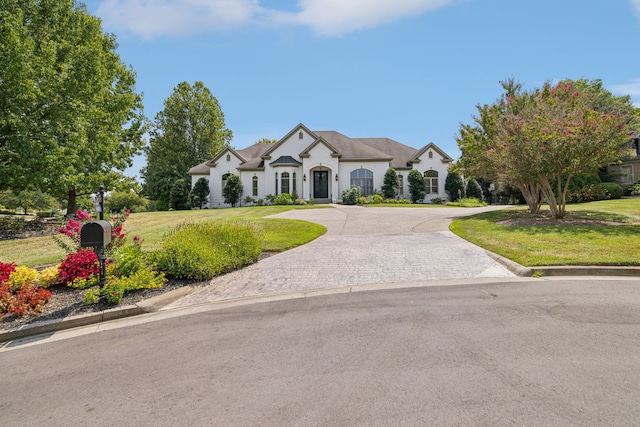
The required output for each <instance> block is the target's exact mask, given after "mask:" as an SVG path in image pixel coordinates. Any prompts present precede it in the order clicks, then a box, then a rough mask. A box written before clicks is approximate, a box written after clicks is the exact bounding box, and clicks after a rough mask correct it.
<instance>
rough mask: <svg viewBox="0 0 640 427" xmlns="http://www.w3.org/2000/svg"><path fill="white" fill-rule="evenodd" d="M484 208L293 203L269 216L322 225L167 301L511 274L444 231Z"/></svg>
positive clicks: (188, 302) (181, 303)
mask: <svg viewBox="0 0 640 427" xmlns="http://www.w3.org/2000/svg"><path fill="white" fill-rule="evenodd" d="M504 208H505V207H504V206H488V207H484V208H391V207H389V208H387V207H379V208H378V207H376V208H363V207H360V206H345V205H334V207H333V209H308V210H291V211H288V212H284V213H281V214H277V215H273V217H274V218H289V219H299V220H304V221H310V222H315V223H318V224H322V225H324V226H325V227H326V228H327V233H326V234H324V235H323V236H320V237H319V238H318V239H316V240H314V241H312V242H310V243H307V244H306V245H303V246H299V247H297V248H295V249H291V250H289V251H286V252H283V253H280V254H277V255H273V256H270V257H268V258H265V259H262V260H260V261H259V262H257V263H255V264H253V265H250V266H248V267H245V268H243V269H241V270H238V271H234V272H232V273H229V274H225V275H223V276H219V277H216V278H214V279H213V280H211V281H210V282H209V284H208V285H207V286H204V287H202V288H200V289H198V290H197V291H196V292H194V293H192V294H190V295H188V296H185V297H183V298H181V299H179V300H177V301H175V302H174V303H172V304H170V305H168V306H166V307H165V309H172V308H178V307H185V306H189V305H194V304H200V303H207V302H213V301H220V300H226V299H232V298H240V297H248V296H257V295H266V294H278V293H284V292H295V291H305V290H314V289H325V288H341V287H346V286H357V285H370V284H389V285H391V284H394V283H397V284H406V283H415V282H425V281H434V280H447V279H474V278H492V277H493V278H506V277H515V275H514V274H513V273H511V272H510V271H509V270H508V269H507V268H505V267H504V266H503V265H501V264H499V263H498V262H496V261H494V260H493V259H492V258H490V257H489V256H488V255H487V254H486V252H485V251H484V249H482V248H479V247H478V246H475V245H473V244H471V243H469V242H467V241H466V240H463V239H461V238H459V237H458V236H456V235H455V234H453V233H452V232H450V231H449V224H450V223H451V221H452V220H453V219H455V218H458V217H461V216H468V215H473V214H475V213H478V212H483V211H487V210H497V209H504Z"/></svg>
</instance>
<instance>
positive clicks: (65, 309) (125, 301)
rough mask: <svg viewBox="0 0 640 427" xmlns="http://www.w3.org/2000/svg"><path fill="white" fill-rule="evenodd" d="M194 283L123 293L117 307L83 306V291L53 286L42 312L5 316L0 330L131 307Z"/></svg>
mask: <svg viewBox="0 0 640 427" xmlns="http://www.w3.org/2000/svg"><path fill="white" fill-rule="evenodd" d="M193 283H195V282H193V281H189V280H171V281H169V282H168V283H166V284H165V285H164V286H163V287H162V288H161V289H141V290H139V291H134V292H127V293H125V295H124V297H123V298H122V301H121V302H120V304H118V305H113V304H108V303H107V302H106V301H104V300H103V298H101V299H100V300H98V302H97V303H96V304H92V305H85V304H84V302H83V297H84V293H85V292H86V291H85V290H81V289H74V288H69V287H66V286H60V285H59V286H53V287H51V288H50V289H49V290H50V291H51V293H52V296H51V299H50V300H49V302H47V303H46V304H45V306H44V310H43V312H42V313H41V314H40V315H39V316H29V315H27V316H23V317H13V316H11V315H8V314H7V315H5V316H3V317H2V318H0V330H7V329H12V328H15V327H19V326H26V325H29V324H31V323H34V322H41V321H49V320H62V319H65V318H67V317H69V316H76V315H80V314H88V313H96V312H100V311H104V310H109V309H113V308H116V307H124V306H127V305H133V304H135V303H137V302H140V301H142V300H145V299H147V298H151V297H155V296H157V295H162V294H163V293H165V292H169V291H173V290H174V289H178V288H181V287H183V286H186V285H191V284H193Z"/></svg>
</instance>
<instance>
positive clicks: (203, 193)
mask: <svg viewBox="0 0 640 427" xmlns="http://www.w3.org/2000/svg"><path fill="white" fill-rule="evenodd" d="M209 193H210V190H209V181H207V179H206V178H199V179H198V180H197V181H196V183H195V184H194V186H193V189H192V190H191V206H192V207H195V208H198V209H202V208H203V207H204V206H205V205H206V204H207V201H208V200H209ZM247 197H249V196H247Z"/></svg>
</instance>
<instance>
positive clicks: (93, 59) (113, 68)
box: [0, 0, 145, 212]
mask: <svg viewBox="0 0 640 427" xmlns="http://www.w3.org/2000/svg"><path fill="white" fill-rule="evenodd" d="M116 49H117V43H116V40H115V37H114V36H113V35H111V34H104V33H103V32H102V28H101V23H100V19H98V18H96V17H94V16H91V15H90V14H89V13H88V11H87V9H86V8H85V6H84V5H81V4H80V5H78V4H77V3H76V2H75V1H74V0H3V1H2V2H0V164H1V165H2V168H3V173H2V174H1V175H0V190H4V189H10V190H13V191H14V192H16V193H19V192H21V191H23V190H33V189H39V190H42V191H44V192H47V193H50V194H52V195H55V196H57V197H66V198H67V202H68V203H67V208H68V210H69V211H70V212H73V211H75V203H76V195H77V194H82V193H91V192H92V191H94V190H95V189H96V188H97V186H98V185H99V184H103V185H105V187H106V188H112V187H113V186H114V185H115V182H116V181H119V180H121V179H122V177H123V175H122V172H123V171H124V170H125V169H126V168H127V167H129V166H130V165H131V163H132V161H131V159H132V157H133V155H135V154H137V153H139V152H140V150H141V149H142V147H143V141H142V134H143V133H144V131H145V128H144V116H143V115H142V97H141V96H140V95H139V94H138V93H136V92H135V73H134V72H133V71H132V70H131V69H130V68H128V67H127V66H126V65H125V64H124V63H123V62H122V61H121V60H120V57H119V56H118V54H117V53H116Z"/></svg>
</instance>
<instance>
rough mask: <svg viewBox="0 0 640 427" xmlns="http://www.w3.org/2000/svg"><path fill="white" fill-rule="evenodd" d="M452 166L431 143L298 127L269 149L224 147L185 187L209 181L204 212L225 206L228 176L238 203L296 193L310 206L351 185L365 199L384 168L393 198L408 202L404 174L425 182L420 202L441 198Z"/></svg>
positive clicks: (378, 183) (379, 181) (375, 187)
mask: <svg viewBox="0 0 640 427" xmlns="http://www.w3.org/2000/svg"><path fill="white" fill-rule="evenodd" d="M452 161H453V159H452V158H451V157H449V156H448V155H447V154H446V153H445V152H444V151H442V150H441V149H440V148H438V147H437V146H436V145H435V144H433V143H429V144H427V145H425V146H424V147H422V148H421V149H415V148H412V147H409V146H406V145H404V144H401V143H399V142H397V141H394V140H392V139H389V138H350V137H348V136H345V135H343V134H341V133H339V132H335V131H311V130H309V129H308V128H307V127H306V126H305V125H303V124H302V123H301V124H299V125H297V126H296V127H294V128H293V129H292V130H291V131H290V132H289V133H288V134H286V135H285V136H284V137H282V139H280V140H279V141H278V142H277V143H275V144H264V143H256V144H254V145H252V146H250V147H247V148H245V149H242V150H234V149H233V148H225V149H223V150H222V151H221V152H220V153H218V154H217V155H216V156H215V157H214V158H213V159H211V160H209V161H207V162H205V163H201V164H199V165H197V166H194V167H193V168H191V169H190V170H189V175H191V185H192V186H193V185H194V184H195V182H196V181H197V180H198V179H200V178H206V179H207V180H208V181H209V190H210V192H211V193H210V196H209V204H208V207H210V208H211V207H227V206H229V205H227V204H225V203H224V198H223V196H222V189H223V188H224V186H225V183H226V179H227V177H228V176H229V175H230V174H236V175H239V176H240V179H241V181H242V186H243V189H244V191H243V194H242V197H241V199H244V198H245V197H247V196H251V197H252V198H254V199H265V197H266V196H267V195H278V194H281V193H296V194H297V195H298V197H300V198H302V199H305V200H307V201H308V200H310V199H314V200H315V202H316V203H331V202H336V201H337V200H338V199H339V198H341V194H342V192H343V191H344V190H346V189H347V188H349V187H350V186H351V185H357V186H359V187H360V189H361V192H362V193H363V194H366V195H371V194H373V192H374V190H380V189H381V188H382V184H383V180H384V174H385V172H386V171H387V169H388V168H389V167H392V168H394V169H395V170H396V172H397V173H398V175H399V177H400V183H401V186H400V189H399V191H398V193H399V194H398V196H399V197H405V198H410V194H409V191H408V183H407V175H408V174H409V171H410V170H411V169H416V170H418V171H419V172H420V173H421V174H422V175H423V176H424V177H425V179H426V181H427V188H428V193H427V195H426V197H425V198H424V200H425V201H427V202H428V201H430V200H431V199H432V198H434V197H440V198H442V199H443V200H445V199H446V193H445V191H444V182H445V178H446V176H447V168H448V167H449V164H450V163H451V162H452Z"/></svg>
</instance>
